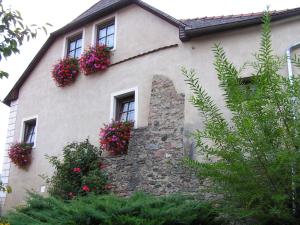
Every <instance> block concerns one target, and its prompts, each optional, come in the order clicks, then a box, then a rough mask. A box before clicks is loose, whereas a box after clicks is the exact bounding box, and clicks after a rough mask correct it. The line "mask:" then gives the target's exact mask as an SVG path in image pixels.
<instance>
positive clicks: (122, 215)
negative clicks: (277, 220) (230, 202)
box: [7, 193, 225, 225]
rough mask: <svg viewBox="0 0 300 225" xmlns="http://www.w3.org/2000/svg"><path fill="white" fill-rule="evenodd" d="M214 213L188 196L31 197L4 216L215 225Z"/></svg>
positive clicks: (128, 224) (18, 221)
mask: <svg viewBox="0 0 300 225" xmlns="http://www.w3.org/2000/svg"><path fill="white" fill-rule="evenodd" d="M217 216H218V214H217V213H216V212H215V210H214V209H213V208H212V207H211V206H210V205H209V204H206V203H201V202H199V201H197V200H195V199H192V198H191V197H183V196H169V197H153V196H149V195H145V194H142V193H136V194H135V195H133V196H132V197H131V198H120V197H117V196H113V195H98V196H96V195H93V194H91V195H88V196H85V197H78V198H75V199H74V200H71V201H63V200H59V199H57V198H54V197H49V198H44V197H41V196H38V195H33V194H31V196H30V198H29V200H28V205H27V206H26V207H24V208H20V209H17V210H16V211H15V212H11V213H9V214H8V216H7V217H8V221H9V222H10V223H11V224H13V225H24V224H26V225H37V224H39V225H41V224H53V225H54V224H55V225H57V224H60V225H67V224H68V225H100V224H101V225H176V224H178V225H181V224H182V225H200V224H201V225H218V224H225V223H224V221H220V220H219V219H217Z"/></svg>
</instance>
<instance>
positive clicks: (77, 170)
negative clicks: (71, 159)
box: [73, 167, 81, 173]
mask: <svg viewBox="0 0 300 225" xmlns="http://www.w3.org/2000/svg"><path fill="white" fill-rule="evenodd" d="M73 172H75V173H80V172H81V169H80V168H79V167H76V168H74V169H73Z"/></svg>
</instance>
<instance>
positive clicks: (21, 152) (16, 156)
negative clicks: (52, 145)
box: [8, 143, 32, 169]
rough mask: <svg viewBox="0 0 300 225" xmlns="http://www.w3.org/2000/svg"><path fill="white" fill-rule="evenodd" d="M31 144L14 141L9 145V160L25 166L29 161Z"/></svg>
mask: <svg viewBox="0 0 300 225" xmlns="http://www.w3.org/2000/svg"><path fill="white" fill-rule="evenodd" d="M31 151H32V145H30V144H26V143H16V144H13V145H12V146H10V148H9V150H8V156H9V158H10V159H11V161H12V162H13V163H14V164H15V165H17V166H18V167H20V168H23V169H24V168H26V167H27V166H28V165H30V162H31Z"/></svg>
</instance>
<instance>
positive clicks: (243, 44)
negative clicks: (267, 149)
mask: <svg viewBox="0 0 300 225" xmlns="http://www.w3.org/2000/svg"><path fill="white" fill-rule="evenodd" d="M113 16H114V17H115V18H116V21H117V30H116V35H117V36H116V37H117V39H116V40H117V43H116V44H117V45H116V46H117V47H116V50H114V51H113V57H112V63H115V62H118V61H121V60H124V59H127V58H129V57H133V56H136V55H138V54H141V53H144V52H148V51H151V50H153V49H158V48H161V47H165V46H168V45H173V44H178V47H173V48H169V49H165V50H161V51H158V52H155V53H152V54H148V55H145V56H142V57H139V58H136V59H133V60H130V61H127V62H124V63H121V64H118V65H115V66H112V67H110V68H109V69H108V70H107V71H105V72H102V73H97V74H92V75H90V76H84V75H80V76H79V77H78V79H77V81H76V82H75V83H74V84H72V85H70V86H68V87H64V88H59V87H57V86H56V85H55V83H54V81H53V80H52V78H51V69H52V66H53V64H54V63H55V62H56V61H57V60H58V59H59V58H61V57H62V52H63V49H64V44H65V38H66V37H67V36H68V35H66V37H61V38H59V39H57V41H56V42H55V43H54V44H53V45H52V46H51V48H50V49H49V50H48V52H47V53H46V55H45V56H44V57H43V59H42V60H41V61H40V63H39V64H38V65H37V67H36V68H35V69H34V71H33V72H32V74H31V76H30V77H29V78H28V79H27V80H26V82H25V83H24V85H23V86H22V88H21V89H20V93H19V99H18V113H17V117H16V127H15V133H14V137H13V139H14V140H15V141H16V140H19V134H20V129H21V124H22V119H23V118H27V117H31V116H35V115H38V124H39V125H38V129H37V143H36V148H35V149H34V150H33V153H32V154H33V159H32V164H31V166H30V168H29V170H28V171H23V170H20V169H18V168H17V167H15V166H14V165H12V166H11V169H10V177H9V184H10V185H12V187H13V190H14V191H13V194H11V195H8V197H7V199H6V202H5V208H6V209H8V208H11V207H12V206H15V205H16V204H19V203H22V201H23V200H24V196H25V193H26V190H35V191H38V192H39V191H40V187H41V186H42V185H45V182H44V181H43V180H42V179H41V178H40V177H39V175H41V174H46V175H50V174H51V173H52V168H51V167H50V166H49V164H48V162H47V160H46V159H45V155H46V154H48V155H59V154H60V153H61V149H62V148H63V146H65V145H66V144H67V143H68V142H72V141H81V140H84V139H86V138H87V137H88V138H89V139H90V140H91V142H92V143H93V144H95V145H97V146H98V145H99V144H98V134H99V130H100V127H102V125H103V123H107V122H109V118H110V109H111V105H110V104H111V94H112V93H115V92H118V91H121V90H125V89H130V88H133V87H138V90H139V92H138V95H139V96H138V98H139V105H138V124H139V127H143V126H147V123H148V114H149V101H150V91H151V81H152V77H153V75H156V74H158V75H164V76H167V77H169V78H170V79H171V80H172V81H173V82H174V84H175V87H176V89H177V91H178V92H182V93H185V94H186V104H185V129H186V134H187V135H186V139H185V142H186V147H187V148H189V145H190V144H191V142H192V140H191V139H190V138H189V137H188V134H189V132H190V131H191V130H193V129H195V128H199V127H201V118H200V117H199V114H198V112H197V110H196V109H195V108H194V107H193V106H192V105H191V104H190V103H189V102H188V97H189V95H190V92H189V90H188V87H187V85H186V84H185V82H184V77H183V76H182V75H181V71H180V68H181V66H186V67H187V68H194V69H195V70H196V71H197V73H198V74H199V78H200V82H201V84H202V85H203V86H204V87H205V88H206V89H207V91H208V92H209V94H210V95H211V96H212V97H213V99H215V100H216V102H217V103H218V105H220V107H221V108H223V109H224V112H225V113H226V110H225V108H224V103H223V99H222V93H221V91H220V90H219V88H218V86H217V85H218V81H217V78H216V75H215V72H214V67H213V53H212V51H211V50H212V46H213V45H214V44H215V43H221V44H222V46H224V49H225V50H226V52H227V53H228V57H229V58H230V59H231V60H232V61H233V62H234V63H235V64H236V65H238V66H241V65H242V64H243V63H244V62H245V61H247V60H250V59H251V58H252V53H254V50H256V49H257V48H258V46H259V41H260V28H259V27H258V26H257V27H250V28H244V29H240V30H234V31H228V32H223V33H217V34H212V35H206V36H203V37H200V38H197V39H193V40H191V41H189V42H185V43H182V42H181V41H180V40H179V37H178V36H179V35H178V28H176V27H175V26H173V25H171V24H169V23H167V22H166V21H164V20H162V19H160V18H158V17H156V16H154V15H153V14H151V13H149V12H148V11H145V10H143V9H141V8H139V7H138V6H135V5H132V6H129V7H126V8H124V9H121V10H119V11H118V12H116V13H114V14H112V15H110V16H108V17H106V18H103V20H105V19H107V18H109V17H113ZM101 20H102V19H101V18H99V20H98V21H95V22H94V23H91V24H89V25H87V26H85V27H84V28H83V29H84V40H85V43H84V45H85V46H86V47H87V46H89V45H90V44H91V43H92V40H93V39H94V38H93V34H94V35H95V32H93V29H94V24H97V23H99V22H101ZM299 25H300V20H299V18H294V19H289V20H285V21H281V22H276V23H274V24H273V33H272V37H273V41H274V42H273V44H274V48H275V49H276V52H277V53H278V54H280V55H283V54H284V53H285V50H286V48H287V47H288V46H289V45H290V44H292V43H296V42H299V41H300V40H299V38H298V37H300V26H299ZM227 114H228V113H227Z"/></svg>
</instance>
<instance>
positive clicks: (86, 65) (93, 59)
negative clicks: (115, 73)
mask: <svg viewBox="0 0 300 225" xmlns="http://www.w3.org/2000/svg"><path fill="white" fill-rule="evenodd" d="M79 61H80V68H81V70H82V71H83V72H84V74H85V75H89V74H92V73H95V72H99V71H103V70H105V69H107V67H108V66H109V65H110V49H109V48H108V47H106V46H105V45H96V46H95V47H90V48H89V49H88V50H86V51H85V52H84V53H83V54H82V55H81V58H80V60H79Z"/></svg>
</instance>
